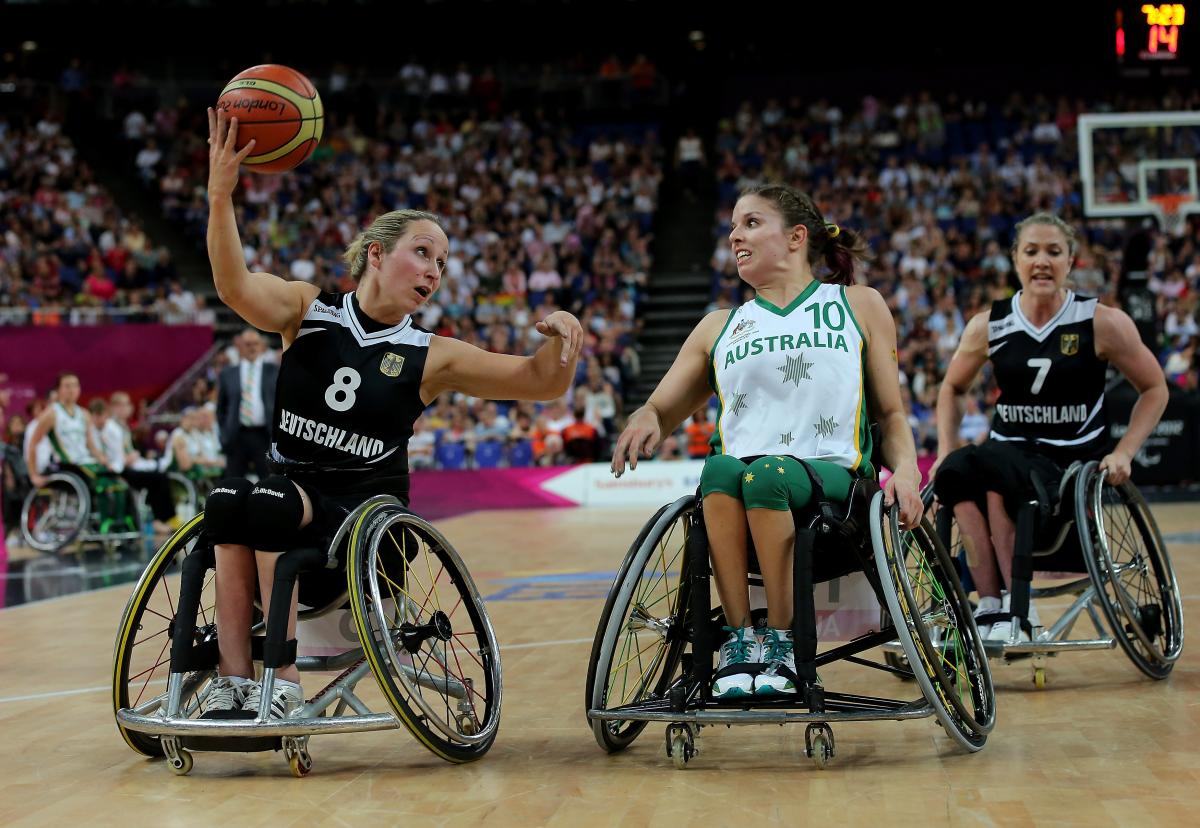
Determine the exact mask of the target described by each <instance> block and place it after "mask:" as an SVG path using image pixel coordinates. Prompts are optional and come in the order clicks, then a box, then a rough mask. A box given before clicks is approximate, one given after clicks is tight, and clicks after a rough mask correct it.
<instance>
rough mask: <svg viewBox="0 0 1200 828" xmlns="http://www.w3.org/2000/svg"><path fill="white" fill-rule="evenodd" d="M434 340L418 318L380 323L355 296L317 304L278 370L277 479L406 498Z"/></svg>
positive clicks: (326, 296) (324, 296)
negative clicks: (402, 494) (412, 441)
mask: <svg viewBox="0 0 1200 828" xmlns="http://www.w3.org/2000/svg"><path fill="white" fill-rule="evenodd" d="M431 337H432V334H430V333H429V332H428V331H424V330H422V329H420V328H418V327H417V326H416V325H414V324H413V321H412V317H405V318H404V320H403V321H402V322H400V324H398V325H392V326H386V325H383V324H381V323H379V322H376V321H375V320H373V319H371V318H370V317H368V316H367V315H366V314H365V313H363V311H362V309H361V308H360V307H359V305H358V300H357V298H356V297H355V295H354V293H353V292H350V293H342V294H336V293H325V292H322V293H321V294H320V295H319V296H317V298H316V299H314V300H313V301H312V304H310V305H309V306H308V311H307V313H305V315H304V319H303V320H302V321H301V323H300V330H299V332H298V333H297V334H296V338H295V340H294V341H293V342H292V344H291V346H290V347H289V348H288V349H287V350H286V351H284V353H283V358H282V360H281V361H280V366H279V384H278V388H277V391H276V395H275V412H274V420H273V422H272V427H271V438H272V443H271V451H270V453H269V455H268V459H269V460H270V463H271V467H272V470H273V471H275V472H277V473H280V474H285V475H287V476H289V477H292V478H294V479H297V480H299V481H300V482H305V481H311V482H312V483H314V484H315V485H316V486H317V487H318V488H319V489H320V490H321V491H325V492H328V493H336V492H364V493H369V494H383V493H391V492H394V491H405V492H406V491H407V475H408V439H409V437H411V436H412V431H413V423H414V422H415V421H416V419H417V417H419V416H420V415H421V412H422V411H423V410H424V408H425V405H424V403H422V402H421V393H420V391H421V379H422V377H423V375H424V372H425V359H426V357H427V356H428V354H429V341H430V338H431Z"/></svg>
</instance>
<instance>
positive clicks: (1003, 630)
mask: <svg viewBox="0 0 1200 828" xmlns="http://www.w3.org/2000/svg"><path fill="white" fill-rule="evenodd" d="M1012 635H1013V622H1012V621H1011V620H1008V621H997V622H996V623H995V624H992V629H991V630H990V631H989V632H988V634H987V636H986V640H987V641H1006V642H1008V643H1010V644H1021V643H1023V642H1026V641H1028V640H1029V633H1027V632H1025V630H1024V629H1023V628H1021V627H1017V637H1016V638H1015V639H1014V638H1013V637H1012Z"/></svg>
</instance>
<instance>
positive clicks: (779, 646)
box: [754, 627, 796, 696]
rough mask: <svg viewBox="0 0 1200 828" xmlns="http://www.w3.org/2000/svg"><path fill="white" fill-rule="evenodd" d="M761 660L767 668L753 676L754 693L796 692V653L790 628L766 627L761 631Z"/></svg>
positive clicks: (780, 693) (772, 694)
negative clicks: (793, 650) (793, 648)
mask: <svg viewBox="0 0 1200 828" xmlns="http://www.w3.org/2000/svg"><path fill="white" fill-rule="evenodd" d="M763 662H764V663H765V664H766V665H767V669H766V670H764V671H763V672H761V673H759V674H758V675H757V676H755V677H754V695H756V696H778V695H783V694H787V693H795V692H796V655H795V653H794V652H792V631H791V630H777V629H775V628H773V627H767V628H766V630H764V631H763Z"/></svg>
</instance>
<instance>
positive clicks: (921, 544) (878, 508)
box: [585, 475, 995, 768]
mask: <svg viewBox="0 0 1200 828" xmlns="http://www.w3.org/2000/svg"><path fill="white" fill-rule="evenodd" d="M813 483H814V488H815V489H816V491H815V493H814V501H815V503H816V505H815V506H811V507H808V508H806V509H804V510H800V511H797V512H794V513H793V515H794V517H795V519H796V527H797V529H796V542H795V563H794V566H793V595H794V602H795V603H794V607H795V609H794V618H793V622H792V634H793V638H794V640H795V651H794V652H795V658H796V672H797V675H798V677H799V678H800V680H801V681H800V683H799V686H798V689H797V694H796V695H795V696H794V697H787V696H784V697H772V698H770V699H746V698H744V697H743V698H738V699H734V700H717V699H714V698H713V697H712V691H711V685H712V679H713V657H714V655H715V654H716V652H717V650H718V648H719V647H720V644H721V643H722V640H721V639H722V633H721V627H722V626H723V625H724V624H725V620H724V616H723V614H722V612H721V609H720V608H719V607H717V608H713V607H712V602H711V585H710V574H711V569H710V565H709V550H708V538H707V535H706V533H705V528H704V515H703V506H702V503H701V498H700V496H699V493H697V494H696V495H694V496H693V495H688V496H685V497H682V498H680V499H679V500H676V501H675V502H674V503H671V504H668V505H666V506H664V507H662V508H661V509H659V510H658V512H657V513H656V514H655V515H654V516H653V517H652V518H651V519H650V520H649V521H648V522H647V523H646V525H645V526H644V527H643V528H642V530H641V532H640V534H639V535H638V537H637V539H636V540H635V541H634V543H633V545H632V546H631V547H630V548H629V552H628V554H627V555H626V556H625V559H624V561H623V563H622V564H621V568H620V570H619V571H618V573H617V577H616V580H615V581H614V582H613V585H612V588H611V590H610V591H609V594H608V599H607V601H606V602H605V605H604V610H603V613H602V615H601V617H600V624H599V626H598V628H597V630H596V637H595V640H594V642H593V645H592V653H591V659H590V662H589V665H588V677H587V688H586V708H585V709H586V710H587V717H588V720H589V723H590V725H591V728H592V732H593V734H594V735H595V738H596V741H597V743H599V745H600V747H602V748H604V749H605V750H606V751H608V752H610V753H615V752H618V751H621V750H624V749H625V748H627V747H628V746H629V745H630V744H632V742H633V741H634V740H635V739H636V738H637V737H638V735H639V734H640V733H641V732H642V730H644V729H645V727H646V725H647V724H648V723H649V722H664V723H665V724H666V725H667V728H666V752H667V755H668V757H670V758H671V759H672V760H673V762H674V764H675V767H677V768H684V767H686V766H687V764H688V762H689V761H690V760H691V759H692V757H693V756H694V755H695V754H696V753H697V747H696V738H697V736H698V735H699V732H700V729H701V728H702V727H704V726H710V725H749V724H780V725H782V724H787V723H806V724H807V725H808V727H807V728H806V730H805V735H804V742H805V755H806V756H807V757H808V758H811V759H812V760H813V761H814V763H815V764H816V766H817V767H818V768H824V767H826V765H827V764H828V763H829V761H830V760H831V759H832V758H833V757H834V756H835V754H836V747H835V742H834V737H833V730H832V728H831V727H830V723H831V722H844V721H870V720H883V719H895V720H901V719H919V718H924V717H928V716H936V717H937V720H938V721H939V722H940V723H941V725H942V727H943V728H944V729H945V731H946V733H947V734H948V735H949V736H950V738H951V739H952V740H953V741H954V742H955V743H956V744H957V745H959V746H960V747H961V748H963V749H965V750H966V751H969V752H974V751H977V750H980V749H981V748H982V747H983V746H984V744H985V742H986V741H987V735H988V733H989V732H990V731H991V729H992V726H993V724H994V723H995V696H994V694H993V690H992V678H991V673H990V672H989V669H988V664H987V657H986V655H985V653H984V650H983V643H982V641H981V640H980V637H979V632H978V630H977V628H976V626H975V622H974V620H973V618H972V616H971V607H970V604H969V603H968V601H967V596H966V593H965V592H964V591H963V588H962V585H961V583H960V582H959V578H958V573H957V570H956V569H955V567H954V563H953V561H952V560H951V558H950V555H949V553H948V552H947V551H946V549H945V547H944V546H942V544H941V542H940V541H939V540H938V539H937V536H936V535H935V534H934V531H933V527H932V526H931V525H930V524H929V523H928V521H924V522H923V523H922V524H921V525H920V526H918V527H917V528H916V529H914V530H912V531H902V530H901V529H900V528H899V516H898V510H897V507H896V506H895V505H893V506H892V507H891V508H890V509H885V508H884V506H883V492H882V491H881V490H880V488H879V485H878V484H877V483H876V482H875V481H874V480H868V479H860V480H858V481H856V483H855V484H854V487H853V489H852V490H851V494H850V497H849V498H848V500H847V502H846V503H845V504H834V503H830V502H828V501H826V500H825V498H824V495H823V493H822V492H821V491H820V481H819V479H818V478H817V477H816V476H815V475H814V476H813ZM751 559H752V560H751V569H752V570H753V569H754V568H755V562H754V560H753V552H752V553H751ZM857 571H862V572H864V573H865V575H866V576H867V579H868V580H869V582H870V584H871V587H872V589H873V591H874V593H875V595H876V597H877V598H878V600H879V602H880V604H881V606H883V607H884V608H885V611H884V613H883V619H884V620H883V623H881V624H880V627H879V629H878V631H873V632H870V633H868V634H866V635H862V636H860V637H858V638H856V639H854V640H852V641H850V642H848V643H846V644H843V645H841V646H836V647H832V648H830V649H827V650H825V651H824V652H820V653H818V652H817V638H816V619H815V604H814V595H813V586H814V584H816V583H820V582H822V581H828V580H831V579H833V578H835V577H839V576H842V575H846V574H849V573H851V572H857ZM751 582H752V583H753V576H752V581H751ZM893 640H898V641H899V642H900V647H901V649H902V650H903V652H904V653H905V654H906V656H907V657H908V659H909V663H911V664H919V665H921V666H920V669H917V670H911V669H908V668H907V667H903V666H901V667H897V666H891V665H887V664H882V663H877V662H874V661H870V660H867V659H865V658H862V657H860V655H859V654H860V653H864V652H866V651H867V650H871V649H874V648H877V647H880V646H881V645H884V644H886V643H888V642H890V641H893ZM837 660H845V661H848V662H851V663H854V664H857V665H861V666H864V667H871V668H875V669H879V670H883V671H885V672H891V673H900V674H903V675H905V676H908V677H911V678H913V679H915V680H916V682H917V684H918V685H919V687H920V689H921V697H920V698H918V699H915V700H907V701H906V700H897V699H887V698H877V697H872V696H862V695H854V694H849V693H838V692H833V691H828V690H825V689H824V688H823V687H822V686H821V685H820V683H819V682H818V680H817V675H816V669H817V668H818V667H821V666H823V665H826V664H830V663H832V662H834V661H837Z"/></svg>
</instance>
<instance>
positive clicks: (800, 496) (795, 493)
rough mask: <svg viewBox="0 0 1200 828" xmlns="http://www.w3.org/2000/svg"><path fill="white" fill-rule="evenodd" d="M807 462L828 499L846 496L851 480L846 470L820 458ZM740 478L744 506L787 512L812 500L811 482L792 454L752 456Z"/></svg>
mask: <svg viewBox="0 0 1200 828" xmlns="http://www.w3.org/2000/svg"><path fill="white" fill-rule="evenodd" d="M807 462H808V464H809V466H811V467H812V469H813V471H815V472H816V473H817V474H818V475H820V477H821V485H822V488H823V489H824V490H825V497H826V498H827V499H828V500H833V501H842V500H845V499H846V497H847V496H849V494H850V485H851V482H852V478H851V477H850V472H849V471H847V470H846V469H844V468H842V467H841V466H838V465H835V464H834V463H827V462H825V461H823V460H809V461H807ZM742 480H743V482H742V497H743V500H744V502H745V504H746V508H747V509H772V510H774V511H777V512H786V511H789V510H791V509H800V508H803V507H804V506H806V505H808V502H809V501H810V500H812V496H813V487H812V482H811V481H810V480H809V477H808V473H807V472H806V471H805V470H804V467H803V466H801V465H800V463H799V462H798V461H797V460H796V459H795V458H794V457H779V456H776V455H768V456H766V457H763V458H761V459H759V460H755V461H754V462H753V463H752V464H751V465H749V466H747V468H746V473H745V474H744V475H743V477H742Z"/></svg>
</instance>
